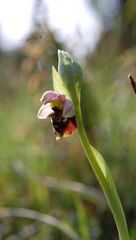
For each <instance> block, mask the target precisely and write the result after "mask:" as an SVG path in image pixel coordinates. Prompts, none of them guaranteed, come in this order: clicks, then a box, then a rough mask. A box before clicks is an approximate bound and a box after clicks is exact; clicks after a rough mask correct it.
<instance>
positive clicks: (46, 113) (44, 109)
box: [37, 103, 54, 119]
mask: <svg viewBox="0 0 136 240" xmlns="http://www.w3.org/2000/svg"><path fill="white" fill-rule="evenodd" d="M52 114H54V111H53V110H52V108H51V105H50V103H47V104H46V105H42V106H41V107H40V109H39V111H38V114H37V117H38V119H45V118H47V117H50V116H51V115H52Z"/></svg>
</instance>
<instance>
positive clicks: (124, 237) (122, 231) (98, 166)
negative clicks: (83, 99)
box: [75, 103, 129, 240]
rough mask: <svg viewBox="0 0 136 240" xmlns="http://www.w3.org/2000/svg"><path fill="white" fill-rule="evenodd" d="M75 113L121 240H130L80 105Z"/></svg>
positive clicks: (121, 209) (112, 185) (103, 164)
mask: <svg viewBox="0 0 136 240" xmlns="http://www.w3.org/2000/svg"><path fill="white" fill-rule="evenodd" d="M75 112H76V121H77V127H78V134H79V138H80V141H81V144H82V146H83V149H84V152H85V154H86V156H87V158H88V160H89V162H90V164H91V166H92V169H93V171H94V173H95V175H96V177H97V179H98V181H99V183H100V185H101V187H102V189H103V192H104V194H105V197H106V199H107V202H108V204H109V206H110V209H111V211H112V214H113V217H114V219H115V222H116V226H117V229H118V234H119V239H120V240H129V234H128V228H127V223H126V219H125V215H124V212H123V208H122V205H121V202H120V199H119V196H118V193H117V191H116V187H115V184H114V182H113V179H112V176H111V173H110V171H109V169H108V167H107V165H106V163H105V161H104V159H103V157H102V156H101V154H100V153H99V152H97V150H96V149H95V148H93V147H92V146H91V145H90V143H89V140H88V138H87V135H86V133H85V130H84V126H83V122H82V114H81V109H80V104H79V103H78V104H76V106H75Z"/></svg>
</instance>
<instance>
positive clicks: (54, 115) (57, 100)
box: [37, 91, 77, 140]
mask: <svg viewBox="0 0 136 240" xmlns="http://www.w3.org/2000/svg"><path fill="white" fill-rule="evenodd" d="M41 102H43V105H42V106H41V107H40V109H39V112H38V114H37V117H38V119H45V118H48V117H49V118H50V119H51V123H52V125H53V130H54V132H55V134H56V136H57V137H56V139H57V140H58V139H60V138H61V137H67V136H69V135H71V134H72V133H74V132H75V131H76V129H77V126H76V119H75V111H74V106H73V104H72V102H71V101H70V100H69V99H67V98H66V95H64V94H59V93H57V92H54V91H46V92H44V94H43V95H42V97H41Z"/></svg>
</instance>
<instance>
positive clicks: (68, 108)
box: [63, 99, 75, 118]
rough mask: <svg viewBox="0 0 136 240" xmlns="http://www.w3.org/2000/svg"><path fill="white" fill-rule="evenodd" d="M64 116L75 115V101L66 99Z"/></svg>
mask: <svg viewBox="0 0 136 240" xmlns="http://www.w3.org/2000/svg"><path fill="white" fill-rule="evenodd" d="M63 116H64V117H68V118H71V117H73V116H75V110H74V106H73V103H72V102H71V101H70V100H68V99H66V101H65V104H64V108H63Z"/></svg>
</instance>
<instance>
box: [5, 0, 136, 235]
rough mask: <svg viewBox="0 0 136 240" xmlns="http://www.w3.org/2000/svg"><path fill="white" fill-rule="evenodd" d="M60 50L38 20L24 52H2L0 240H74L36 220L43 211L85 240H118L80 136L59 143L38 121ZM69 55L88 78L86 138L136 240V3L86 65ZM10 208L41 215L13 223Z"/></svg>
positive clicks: (127, 6) (128, 5) (106, 32)
mask: <svg viewBox="0 0 136 240" xmlns="http://www.w3.org/2000/svg"><path fill="white" fill-rule="evenodd" d="M99 2H100V1H88V7H89V4H93V7H94V8H95V10H96V11H97V12H99V15H100V16H101V21H103V24H104V22H105V21H106V19H107V18H106V17H105V16H107V15H108V14H109V11H108V5H107V8H105V15H104V14H103V12H102V9H101V8H100V7H99ZM109 2H110V1H109ZM38 9H39V8H37V11H38ZM35 11H36V8H35ZM45 14H46V11H45ZM90 14H91V12H90ZM106 14H107V15H106ZM39 29H40V31H39ZM58 48H59V49H64V50H68V51H69V48H68V47H67V43H66V42H65V41H63V42H62V41H59V40H58V38H56V32H53V31H52V30H51V29H50V27H49V26H48V21H47V20H46V21H44V23H43V24H42V27H41V26H40V24H39V22H37V21H36V20H35V29H34V30H33V32H32V33H31V34H30V35H29V36H27V39H26V41H25V43H24V44H23V45H22V47H20V48H18V49H16V50H13V51H4V50H3V49H2V47H1V49H0V206H1V209H0V240H3V239H7V240H18V239H21V240H25V239H30V240H35V239H39V240H42V239H47V240H54V239H55V240H62V239H72V237H70V236H68V234H67V233H65V232H63V231H62V230H60V229H58V228H57V225H56V226H51V225H50V224H46V223H42V221H41V222H40V220H39V218H38V215H36V213H37V212H38V213H42V214H48V215H51V216H53V217H54V218H56V219H59V220H61V224H63V223H66V224H68V225H69V226H70V227H71V228H72V229H73V230H74V231H75V232H76V233H77V234H78V235H79V236H80V238H81V239H83V240H89V239H90V240H116V239H118V236H117V230H116V226H115V223H114V221H113V217H112V215H111V212H110V210H109V208H108V206H107V204H106V201H105V199H104V198H103V194H102V191H101V189H100V186H99V184H98V182H97V180H96V177H95V176H94V173H93V171H92V169H91V167H90V165H89V163H88V161H87V159H86V157H85V155H84V153H83V150H82V147H81V145H80V142H79V139H78V136H77V134H75V135H73V136H71V137H69V138H66V139H64V140H61V141H57V142H56V140H55V136H54V134H53V131H52V127H51V125H50V122H49V121H48V120H47V121H39V120H38V119H37V116H36V115H37V112H38V109H39V107H40V102H39V99H40V97H41V95H42V93H43V92H44V91H45V90H50V89H52V81H51V66H52V65H54V66H55V67H57V49H58ZM70 51H71V53H72V54H73V55H75V57H76V59H77V61H78V62H79V63H81V65H82V69H83V73H84V84H83V89H82V112H83V119H84V125H85V128H86V131H87V135H88V137H89V139H90V142H91V143H92V145H94V146H95V147H96V148H97V149H98V150H99V151H100V152H101V153H102V154H103V156H104V157H105V159H106V162H107V164H108V166H109V168H110V170H111V172H112V175H113V178H114V180H115V184H116V186H117V190H118V192H119V195H120V198H121V201H122V204H123V208H124V211H125V215H126V219H127V222H128V227H129V231H130V235H131V239H132V240H135V239H136V125H135V123H136V96H135V94H134V92H133V90H132V88H131V85H130V83H129V81H128V77H127V76H128V74H129V73H131V74H132V75H133V76H134V77H136V2H135V1H134V0H126V1H125V0H124V1H120V8H119V9H118V12H117V14H115V16H114V21H113V23H112V25H111V26H110V27H109V28H108V29H106V28H105V29H103V31H102V33H101V38H100V40H99V42H98V43H97V45H96V48H95V50H93V51H89V50H88V52H87V53H86V54H85V55H84V56H83V57H79V55H78V54H77V55H76V54H75V49H74V48H73V49H72V48H71V49H70ZM76 52H78V50H77V49H76ZM80 183H82V184H83V185H82V184H80ZM7 207H9V208H10V210H15V211H16V213H17V212H18V211H19V209H17V208H26V209H32V210H35V211H36V212H34V213H35V217H34V219H29V212H28V217H25V218H24V217H23V210H22V217H21V216H20V217H19V218H18V217H15V216H14V215H16V214H14V212H13V211H8V210H7V209H5V208H7ZM7 212H8V214H7V215H8V216H6V213H7ZM38 213H37V214H38ZM62 228H63V225H62ZM73 239H78V238H76V237H73Z"/></svg>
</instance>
